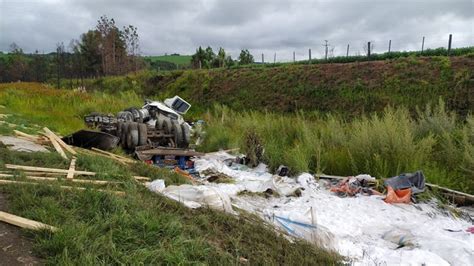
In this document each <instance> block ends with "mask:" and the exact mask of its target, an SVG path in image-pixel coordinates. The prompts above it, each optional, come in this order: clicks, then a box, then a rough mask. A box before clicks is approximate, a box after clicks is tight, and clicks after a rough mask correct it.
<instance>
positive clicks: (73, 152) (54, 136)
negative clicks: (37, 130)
mask: <svg viewBox="0 0 474 266" xmlns="http://www.w3.org/2000/svg"><path fill="white" fill-rule="evenodd" d="M43 130H44V132H46V134H48V135H50V136H52V137H53V138H54V139H55V140H56V141H57V142H58V144H59V145H60V146H62V147H63V148H64V149H65V150H66V151H68V152H69V153H71V154H72V155H77V152H76V151H75V150H74V149H73V148H71V146H69V145H67V144H66V143H65V142H64V141H63V140H62V139H61V138H60V137H58V136H57V135H56V134H54V132H53V131H51V130H50V129H49V128H47V127H44V128H43Z"/></svg>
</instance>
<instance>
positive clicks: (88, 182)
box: [0, 174, 121, 185]
mask: <svg viewBox="0 0 474 266" xmlns="http://www.w3.org/2000/svg"><path fill="white" fill-rule="evenodd" d="M0 177H15V175H11V174H0ZM25 178H26V179H29V180H38V181H59V179H58V178H57V177H44V176H25ZM63 180H66V181H70V182H74V183H84V184H95V185H106V184H120V183H121V182H116V181H107V180H94V179H77V178H75V179H63Z"/></svg>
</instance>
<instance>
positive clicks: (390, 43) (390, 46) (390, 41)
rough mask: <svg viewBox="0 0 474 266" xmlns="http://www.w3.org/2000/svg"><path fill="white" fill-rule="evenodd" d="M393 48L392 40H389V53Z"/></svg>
mask: <svg viewBox="0 0 474 266" xmlns="http://www.w3.org/2000/svg"><path fill="white" fill-rule="evenodd" d="M391 48H392V40H388V53H390V49H391Z"/></svg>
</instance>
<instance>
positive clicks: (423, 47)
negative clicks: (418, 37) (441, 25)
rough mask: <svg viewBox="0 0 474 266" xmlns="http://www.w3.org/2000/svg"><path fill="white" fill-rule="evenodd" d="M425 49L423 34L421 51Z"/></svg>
mask: <svg viewBox="0 0 474 266" xmlns="http://www.w3.org/2000/svg"><path fill="white" fill-rule="evenodd" d="M424 50H425V36H423V41H421V53H423V51H424Z"/></svg>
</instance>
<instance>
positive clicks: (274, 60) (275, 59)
mask: <svg viewBox="0 0 474 266" xmlns="http://www.w3.org/2000/svg"><path fill="white" fill-rule="evenodd" d="M276 61H277V53H275V54H274V55H273V64H275V63H276Z"/></svg>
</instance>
